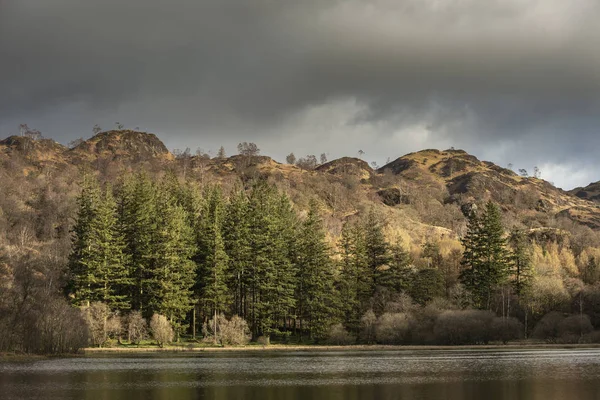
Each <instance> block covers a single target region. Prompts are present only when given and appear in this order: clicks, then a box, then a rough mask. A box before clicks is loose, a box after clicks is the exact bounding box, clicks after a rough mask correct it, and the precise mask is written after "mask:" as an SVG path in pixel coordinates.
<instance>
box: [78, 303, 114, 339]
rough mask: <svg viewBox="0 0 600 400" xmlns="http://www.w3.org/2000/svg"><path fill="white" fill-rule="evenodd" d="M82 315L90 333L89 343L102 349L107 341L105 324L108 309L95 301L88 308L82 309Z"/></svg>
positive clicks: (108, 313)
mask: <svg viewBox="0 0 600 400" xmlns="http://www.w3.org/2000/svg"><path fill="white" fill-rule="evenodd" d="M82 313H83V318H84V319H85V321H86V323H87V327H88V331H89V333H90V342H91V343H92V344H93V345H94V346H98V347H102V345H103V344H104V343H106V341H107V339H108V329H107V328H108V327H107V322H108V318H109V317H110V309H109V308H108V306H107V305H106V304H104V303H101V302H99V301H96V302H94V303H92V304H90V306H89V307H84V308H82Z"/></svg>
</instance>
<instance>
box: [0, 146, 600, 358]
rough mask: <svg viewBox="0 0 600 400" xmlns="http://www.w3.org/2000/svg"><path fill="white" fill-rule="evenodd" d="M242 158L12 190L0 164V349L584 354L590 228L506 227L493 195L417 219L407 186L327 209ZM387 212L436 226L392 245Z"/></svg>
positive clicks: (590, 290)
mask: <svg viewBox="0 0 600 400" xmlns="http://www.w3.org/2000/svg"><path fill="white" fill-rule="evenodd" d="M77 145H78V146H82V145H85V143H83V144H82V143H78V144H77ZM249 147H251V146H249V145H248V144H246V145H245V146H244V145H243V144H240V151H239V152H240V154H239V155H237V156H234V157H232V158H230V159H227V158H226V157H225V154H224V150H222V152H221V151H220V152H219V155H218V156H217V157H215V159H220V160H222V162H225V160H230V161H231V160H233V162H234V163H237V167H238V168H237V169H236V170H235V173H234V174H229V175H228V179H227V180H224V179H223V177H222V176H221V177H219V176H218V175H209V174H207V173H206V170H207V168H206V164H203V163H206V160H207V158H208V159H209V160H210V157H207V156H206V155H203V154H199V155H197V156H195V157H194V156H191V155H190V154H189V152H187V153H186V152H183V153H179V154H177V156H176V157H175V158H174V160H173V161H170V162H169V163H168V164H166V165H165V164H161V165H157V164H151V163H150V164H144V165H143V166H140V165H132V164H128V165H127V166H126V167H123V166H122V165H121V167H119V168H114V169H111V166H110V165H109V164H106V163H102V162H100V160H99V159H98V160H97V161H94V162H92V163H91V164H84V163H81V164H80V165H75V166H69V168H67V167H64V169H62V170H60V169H57V168H56V167H55V168H54V169H51V170H50V169H39V168H38V169H37V170H36V171H35V172H34V173H29V174H28V175H27V176H26V177H25V178H24V179H23V180H22V181H19V180H18V179H15V178H14V174H16V171H19V170H20V169H22V167H23V165H26V164H27V165H28V163H29V162H30V161H31V155H29V157H26V156H24V157H22V158H17V157H16V155H15V154H14V153H13V154H12V155H11V158H9V159H8V161H7V160H5V162H4V163H3V165H2V168H3V170H2V173H3V175H2V180H3V183H6V185H4V188H5V190H3V191H2V194H1V196H0V210H1V211H2V212H1V213H0V216H1V217H2V218H1V219H0V228H1V232H2V236H1V238H2V241H1V242H0V243H2V246H1V250H0V289H1V291H0V351H23V352H28V353H43V354H49V353H67V352H76V351H77V350H78V349H80V348H82V347H87V346H114V345H117V344H121V343H133V344H136V343H141V342H143V341H145V340H147V339H152V340H153V341H154V342H156V343H158V344H160V345H161V346H162V345H165V344H168V343H171V342H175V343H184V342H185V343H199V344H201V343H206V344H211V345H241V344H246V343H248V342H258V343H261V344H269V343H270V342H277V343H295V344H297V343H302V344H315V345H319V344H354V343H363V344H374V343H379V344H425V345H437V344H444V345H463V344H487V343H491V342H495V343H507V342H509V341H523V340H525V339H527V340H537V341H544V342H551V343H592V342H593V343H595V342H598V341H600V332H598V331H596V329H597V328H599V327H600V287H599V286H598V281H599V279H600V270H599V268H598V261H599V260H600V259H599V258H598V257H599V256H600V250H599V249H598V247H599V246H597V245H596V244H595V243H594V240H596V237H597V236H596V233H595V231H592V230H591V229H589V228H582V227H580V226H579V225H577V224H573V223H570V224H569V223H567V222H566V221H565V220H558V221H556V220H554V222H552V224H553V225H554V226H549V225H550V224H547V223H546V224H542V223H538V224H537V225H536V224H534V223H532V222H531V220H528V221H527V223H524V222H523V221H524V218H523V214H518V213H517V212H515V211H514V209H510V208H507V207H506V204H505V203H506V202H505V203H503V202H502V200H501V199H502V197H497V196H496V198H494V196H488V197H489V198H488V199H486V200H485V201H483V200H482V201H480V202H479V205H478V206H477V205H476V204H471V207H469V208H468V210H465V207H463V208H462V210H460V207H459V205H458V204H454V205H452V204H448V203H446V204H444V205H443V206H442V207H441V208H440V214H439V215H438V214H436V215H433V214H432V206H426V207H423V206H422V202H423V201H424V200H423V199H428V197H433V198H435V197H436V194H435V193H433V194H432V192H431V189H428V190H421V191H418V189H419V187H420V186H419V185H420V184H419V183H418V182H417V183H413V184H412V186H410V191H409V190H408V189H407V188H408V186H404V187H403V186H401V185H398V187H401V188H404V193H406V192H408V193H410V196H411V198H410V200H409V201H406V202H401V203H400V204H395V205H388V204H385V203H386V202H385V200H386V198H385V197H382V198H380V199H379V200H377V199H373V198H372V197H367V198H362V199H358V200H355V198H354V197H353V196H352V195H350V194H348V195H347V196H345V195H341V196H340V195H338V196H336V198H335V200H332V194H331V193H332V192H325V194H326V195H324V194H323V192H321V191H319V190H316V189H315V187H317V186H313V187H310V188H309V189H308V188H307V186H298V185H297V184H294V182H292V181H291V180H290V179H285V178H282V177H281V176H277V175H275V174H265V173H264V171H263V172H261V171H259V170H257V169H256V168H255V166H256V164H257V163H258V162H259V161H260V158H258V157H257V153H258V149H257V148H256V145H254V147H253V148H252V149H250V152H249V153H250V154H248V148H249ZM202 157H203V158H204V161H202ZM306 159H312V160H313V161H314V162H312V163H311V165H310V166H308V167H307V166H305V165H304V164H306V163H305V162H304V161H303V163H304V164H303V165H302V166H301V167H300V168H299V170H301V171H302V172H299V173H302V174H304V175H302V176H306V177H305V178H304V179H305V182H306V181H308V182H310V179H321V180H325V179H329V178H323V177H322V174H323V172H315V169H316V168H317V166H318V163H317V162H316V157H314V156H313V157H307V158H306ZM288 163H289V164H294V163H295V160H289V159H288ZM322 163H323V165H327V163H326V160H322ZM367 167H368V166H367ZM294 168H296V167H294ZM215 170H217V169H216V168H215ZM453 173H454V172H451V175H452V174H453ZM9 174H12V175H9ZM306 174H311V175H306ZM319 174H321V175H319ZM341 175H342V176H341V180H340V181H339V182H338V181H336V182H335V184H336V185H338V184H339V185H340V186H338V188H340V189H339V190H349V192H348V193H350V192H360V188H361V187H364V185H366V184H367V183H368V184H369V185H371V186H373V187H375V189H377V190H381V189H380V188H379V187H378V186H381V187H383V186H386V185H387V186H389V182H387V183H382V180H384V179H388V178H389V174H387V175H386V173H382V174H379V175H373V176H372V177H371V178H369V179H370V181H369V182H366V181H365V179H362V180H360V178H354V177H353V175H352V170H351V169H345V170H343V171H342V172H341ZM515 179H517V178H515ZM519 179H520V178H519ZM526 179H537V178H526ZM329 183H331V182H329ZM344 185H346V187H345V188H344ZM361 185H362V186H361ZM325 186H327V184H325ZM318 187H321V186H318ZM32 194H33V195H32ZM24 199H27V200H26V207H24V206H20V204H21V205H22V203H20V202H23V200H24ZM382 199H383V200H382ZM523 199H524V197H523V196H522V195H521V197H518V198H517V199H516V200H515V199H513V201H512V203H513V204H517V203H518V204H524V203H525V200H523ZM367 200H368V201H367ZM353 201H356V203H354V204H349V205H348V204H347V203H345V202H350V203H352V202H353ZM519 202H520V203H519ZM534 203H536V202H535V201H534ZM536 204H537V203H536ZM392 208H393V211H394V212H395V210H397V209H402V211H403V212H409V213H410V214H408V215H409V217H406V218H407V219H409V218H412V219H417V220H420V223H421V224H426V226H429V227H440V226H442V227H443V226H444V225H445V226H447V228H444V230H442V228H439V229H437V228H436V229H437V230H436V229H433V228H431V229H430V228H428V229H429V230H427V231H425V233H424V234H416V233H414V232H409V231H407V230H406V229H401V228H398V226H397V224H396V221H397V219H396V218H397V216H390V214H389V213H388V209H392ZM523 209H524V210H527V208H526V207H523ZM348 210H352V212H348ZM457 210H458V211H457ZM448 216H452V218H453V220H452V221H449V220H448V218H449V217H448ZM434 218H436V219H438V221H437V222H433V221H432V219H434ZM444 221H445V222H444ZM420 226H422V225H420ZM440 230H442V231H443V232H445V234H443V235H440V234H439V233H436V232H438V231H440ZM448 232H449V233H448Z"/></svg>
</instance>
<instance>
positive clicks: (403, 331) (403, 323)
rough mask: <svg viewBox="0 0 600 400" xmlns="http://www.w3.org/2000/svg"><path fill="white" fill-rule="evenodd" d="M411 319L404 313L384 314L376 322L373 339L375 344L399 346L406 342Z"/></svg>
mask: <svg viewBox="0 0 600 400" xmlns="http://www.w3.org/2000/svg"><path fill="white" fill-rule="evenodd" d="M411 325H412V318H411V317H410V315H409V314H406V313H393V314H392V313H385V314H383V315H382V316H381V317H379V319H378V320H377V325H376V327H375V337H376V338H377V342H379V343H385V344H400V343H405V342H407V341H408V339H409V337H410V328H411Z"/></svg>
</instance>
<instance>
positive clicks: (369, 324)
mask: <svg viewBox="0 0 600 400" xmlns="http://www.w3.org/2000/svg"><path fill="white" fill-rule="evenodd" d="M376 324H377V316H376V315H375V313H374V312H373V310H369V311H367V312H366V313H364V315H363V316H362V317H361V319H360V339H361V340H362V341H364V342H366V343H372V342H373V340H375V325H376Z"/></svg>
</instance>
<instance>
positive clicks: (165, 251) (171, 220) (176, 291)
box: [147, 181, 196, 333]
mask: <svg viewBox="0 0 600 400" xmlns="http://www.w3.org/2000/svg"><path fill="white" fill-rule="evenodd" d="M172 189H173V187H172V186H171V185H170V184H169V182H168V181H167V182H163V184H161V186H160V187H159V193H158V196H157V203H156V206H157V209H159V210H160V213H159V214H158V221H157V222H158V223H157V225H156V230H155V231H154V235H153V236H154V240H153V246H154V251H153V254H154V259H153V263H152V267H151V270H150V273H149V274H148V279H147V288H148V292H149V293H148V294H149V298H150V301H149V304H148V308H149V311H151V312H152V313H159V314H162V315H165V316H166V317H167V318H168V319H169V320H170V322H171V324H173V326H174V327H175V329H176V331H177V332H178V333H180V332H182V331H183V329H184V328H185V324H184V321H185V317H186V314H187V313H188V312H189V311H190V310H191V309H192V307H193V298H192V294H193V291H192V289H193V286H194V283H195V278H196V264H195V263H194V261H193V260H192V258H193V256H194V254H196V243H195V238H194V232H193V230H192V228H191V227H190V225H189V224H188V219H187V213H186V211H185V210H184V209H183V207H181V206H180V205H179V204H177V199H176V198H175V196H174V194H173V193H172Z"/></svg>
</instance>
